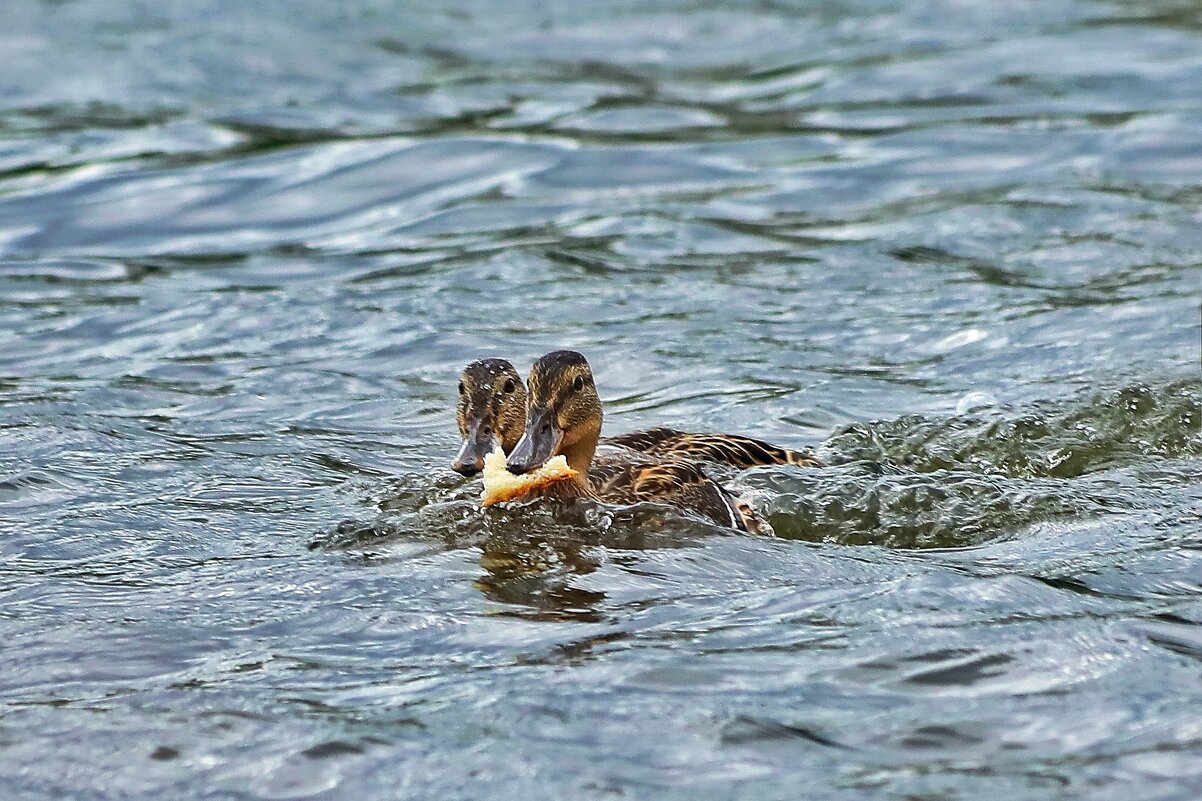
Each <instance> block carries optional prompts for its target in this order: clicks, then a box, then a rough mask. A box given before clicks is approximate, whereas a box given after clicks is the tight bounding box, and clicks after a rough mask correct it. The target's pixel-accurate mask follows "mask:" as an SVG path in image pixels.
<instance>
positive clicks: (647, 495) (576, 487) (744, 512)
mask: <svg viewBox="0 0 1202 801" xmlns="http://www.w3.org/2000/svg"><path fill="white" fill-rule="evenodd" d="M528 392H529V411H528V414H527V418H526V426H525V430H524V432H523V434H522V437H521V439H520V440H519V441H518V443H517V445H516V446H515V447H514V449H513V451H512V452H511V453H510V454H509V457H508V459H507V461H506V469H508V470H509V471H510V472H511V473H514V474H517V475H522V474H525V473H526V472H528V471H530V470H534V469H537V468H539V467H541V466H542V465H543V464H545V463H546V462H547V460H549V459H550V458H551V457H553V456H557V455H563V456H564V457H565V458H566V459H567V463H568V465H569V466H570V467H571V468H572V469H573V470H575V471H576V473H577V475H576V476H575V477H574V478H572V479H569V480H566V481H560V482H557V483H555V484H553V485H550V486H547V487H545V488H543V489H539V490H536V491H534V492H533V493H532V495H534V496H536V497H538V496H541V497H553V498H577V497H584V498H593V499H595V500H599V501H603V502H606V503H615V504H632V503H640V502H656V503H664V504H668V505H671V506H674V507H676V508H679V509H682V510H684V511H687V512H691V513H693V514H695V515H698V516H700V517H703V518H706V519H708V520H710V521H712V522H714V523H716V524H718V525H720V526H729V527H731V528H735V529H737V530H739V531H752V532H755V531H765V530H768V531H770V530H771V529H769V528H767V523H765V522H764V521H763V520H762V518H760V517H759V516H758V515H756V514H755V513H754V511H752V510H751V507H750V506H748V505H747V504H745V503H742V502H741V501H739V499H738V498H737V497H736V496H735V495H734V493H732V492H731V491H730V490H728V489H726V488H725V487H723V486H722V485H721V484H718V483H717V482H716V481H714V480H712V479H711V478H710V477H709V476H707V475H706V474H705V472H704V470H702V468H701V466H700V465H698V464H696V463H695V462H692V461H688V460H685V459H679V458H672V457H669V456H656V455H654V454H652V453H648V452H645V451H639V450H636V449H634V448H631V447H629V446H626V445H624V444H623V443H621V442H618V441H615V440H612V439H611V440H609V441H607V442H606V443H605V445H606V447H605V448H604V449H603V451H602V453H601V454H599V455H598V454H597V448H598V445H599V444H600V434H601V422H602V412H601V401H600V398H599V397H598V396H597V391H596V385H595V383H594V381H593V376H592V372H591V370H590V368H589V365H588V361H587V360H586V359H585V358H584V356H582V355H581V354H579V353H576V352H575V351H554V352H552V353H548V354H547V355H545V356H543V357H542V358H540V359H539V360H538V361H536V362H535V363H534V366H533V367H532V368H531V370H530V378H529V381H528ZM662 431H663V432H666V433H663V434H662V435H653V436H651V437H649V438H648V440H647V441H643V442H642V444H643V445H644V446H649V447H656V446H659V447H663V446H664V443H667V442H672V441H674V438H675V437H679V434H680V432H674V431H671V430H670V429H662ZM628 436H629V435H628ZM616 439H617V440H621V438H616ZM675 441H677V442H679V440H678V439H677V440H675ZM753 442H754V440H753ZM635 444H640V443H639V442H638V441H635Z"/></svg>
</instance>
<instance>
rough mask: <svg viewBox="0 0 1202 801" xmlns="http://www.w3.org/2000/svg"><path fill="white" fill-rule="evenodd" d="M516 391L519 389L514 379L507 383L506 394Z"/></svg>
mask: <svg viewBox="0 0 1202 801" xmlns="http://www.w3.org/2000/svg"><path fill="white" fill-rule="evenodd" d="M515 389H517V385H516V384H514V383H513V379H512V378H511V379H509V380H508V381H506V382H505V394H506V395H508V394H509V393H511V392H513V391H514V390H515Z"/></svg>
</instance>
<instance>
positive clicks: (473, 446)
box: [451, 420, 497, 476]
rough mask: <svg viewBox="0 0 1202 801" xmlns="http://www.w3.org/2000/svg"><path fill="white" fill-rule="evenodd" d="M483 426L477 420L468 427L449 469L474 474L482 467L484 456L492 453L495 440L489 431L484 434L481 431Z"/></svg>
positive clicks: (469, 474) (468, 474) (495, 443)
mask: <svg viewBox="0 0 1202 801" xmlns="http://www.w3.org/2000/svg"><path fill="white" fill-rule="evenodd" d="M483 428H484V426H482V425H481V424H480V421H479V420H477V421H476V422H474V423H472V425H471V426H470V427H469V428H468V430H467V437H466V438H465V439H464V440H463V446H462V447H461V448H460V449H459V453H458V454H457V455H456V456H455V461H454V462H452V463H451V469H452V470H454V471H455V472H456V473H459V474H460V475H464V476H474V475H476V474H477V473H479V472H480V471H481V470H483V469H484V457H485V455H487V454H489V453H492V451H493V448H495V447H496V445H497V441H496V439H495V438H494V437H493V436H492V434H491V433H490V434H489V435H488V436H485V435H484V434H483V433H482V429H483Z"/></svg>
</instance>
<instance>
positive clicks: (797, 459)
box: [605, 427, 823, 470]
mask: <svg viewBox="0 0 1202 801" xmlns="http://www.w3.org/2000/svg"><path fill="white" fill-rule="evenodd" d="M605 442H606V443H607V444H612V445H621V446H622V447H625V448H631V449H633V450H636V451H639V452H640V453H646V454H648V455H650V456H656V457H662V458H677V459H690V460H697V461H703V462H714V463H716V464H725V465H730V466H731V467H736V468H738V469H740V470H745V469H747V468H748V467H757V466H759V465H773V464H793V465H798V466H800V467H822V466H823V464H822V462H821V461H819V460H818V459H817V458H815V457H814V456H812V455H810V454H807V453H802V452H801V451H794V450H789V449H788V448H782V447H780V446H777V445H772V444H770V443H768V442H763V441H761V440H758V439H752V438H751V437H743V436H739V435H738V434H690V433H688V432H684V431H676V430H675V429H671V428H664V427H656V428H649V429H647V430H646V431H633V432H631V433H629V434H620V435H618V436H616V437H607V438H606V439H605Z"/></svg>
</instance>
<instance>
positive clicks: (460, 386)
mask: <svg viewBox="0 0 1202 801" xmlns="http://www.w3.org/2000/svg"><path fill="white" fill-rule="evenodd" d="M464 390H465V388H464V386H463V382H462V381H460V382H459V394H460V395H462V394H463V393H464Z"/></svg>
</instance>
